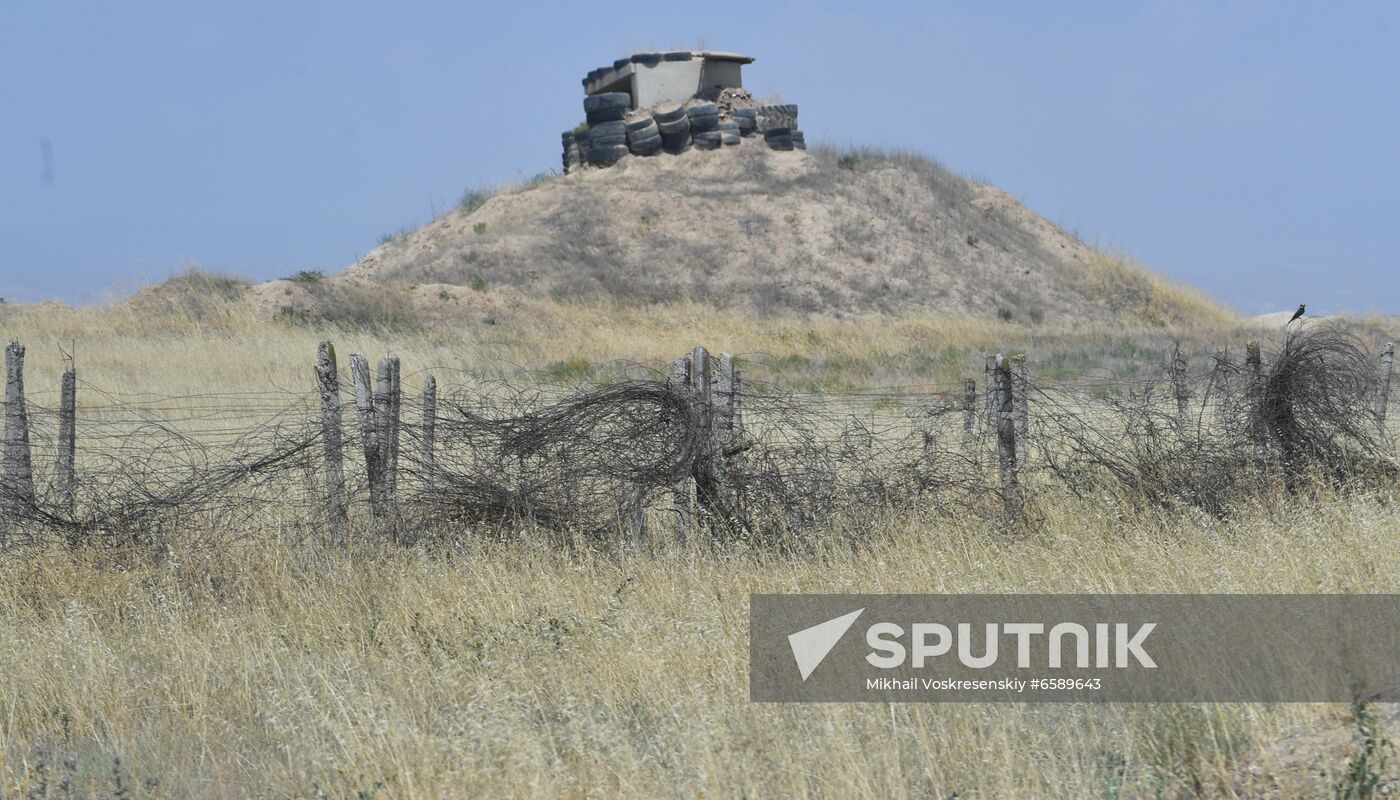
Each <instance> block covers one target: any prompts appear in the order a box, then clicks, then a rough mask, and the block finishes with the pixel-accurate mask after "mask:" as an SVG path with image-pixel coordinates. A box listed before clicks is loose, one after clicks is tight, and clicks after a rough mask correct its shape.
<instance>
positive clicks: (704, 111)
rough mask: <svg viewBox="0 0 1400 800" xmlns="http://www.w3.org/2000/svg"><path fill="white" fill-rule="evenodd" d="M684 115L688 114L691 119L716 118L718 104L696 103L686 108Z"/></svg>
mask: <svg viewBox="0 0 1400 800" xmlns="http://www.w3.org/2000/svg"><path fill="white" fill-rule="evenodd" d="M685 113H687V114H689V115H690V116H691V118H692V119H694V118H695V117H706V116H709V117H713V116H717V115H718V114H719V103H696V104H695V105H693V106H690V107H688V108H686V110H685Z"/></svg>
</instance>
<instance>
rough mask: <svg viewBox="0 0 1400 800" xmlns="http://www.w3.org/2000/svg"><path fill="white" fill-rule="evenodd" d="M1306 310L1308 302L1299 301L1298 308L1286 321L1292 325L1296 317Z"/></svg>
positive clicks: (1296, 319)
mask: <svg viewBox="0 0 1400 800" xmlns="http://www.w3.org/2000/svg"><path fill="white" fill-rule="evenodd" d="M1307 310H1308V304H1307V303H1299V304H1298V310H1297V311H1294V312H1293V319H1290V320H1289V321H1288V325H1292V324H1293V323H1294V322H1297V321H1298V318H1299V317H1301V316H1303V312H1304V311H1307ZM1288 325H1285V326H1284V327H1285V328H1286V327H1288Z"/></svg>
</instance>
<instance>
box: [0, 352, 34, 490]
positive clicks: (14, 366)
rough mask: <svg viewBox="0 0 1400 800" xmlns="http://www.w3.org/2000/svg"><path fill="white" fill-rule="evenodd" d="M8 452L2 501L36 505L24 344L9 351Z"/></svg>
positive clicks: (0, 481)
mask: <svg viewBox="0 0 1400 800" xmlns="http://www.w3.org/2000/svg"><path fill="white" fill-rule="evenodd" d="M4 445H5V453H4V465H3V467H4V468H3V469H2V470H0V500H4V501H7V503H9V504H12V505H14V506H15V513H18V511H19V509H20V507H23V506H26V505H32V504H33V503H34V470H33V465H32V463H31V461H30V454H29V412H28V409H27V408H26V407H25V404H24V345H22V344H20V343H19V342H11V343H10V344H9V345H8V346H7V347H6V348H5V441H4Z"/></svg>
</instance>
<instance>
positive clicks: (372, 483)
mask: <svg viewBox="0 0 1400 800" xmlns="http://www.w3.org/2000/svg"><path fill="white" fill-rule="evenodd" d="M350 378H351V380H352V381H353V382H354V384H355V411H356V412H357V415H358V416H359V419H360V442H361V444H362V445H363V449H364V453H365V477H366V479H368V481H369V508H370V513H371V514H372V515H373V516H374V518H375V519H377V520H378V519H384V518H385V517H386V516H388V510H387V507H386V504H385V502H384V459H383V456H382V455H381V454H380V435H379V428H380V426H379V415H378V414H377V413H376V409H375V396H374V389H373V388H372V386H371V383H370V372H369V361H368V360H367V359H366V358H365V357H364V355H362V354H360V353H353V354H351V356H350Z"/></svg>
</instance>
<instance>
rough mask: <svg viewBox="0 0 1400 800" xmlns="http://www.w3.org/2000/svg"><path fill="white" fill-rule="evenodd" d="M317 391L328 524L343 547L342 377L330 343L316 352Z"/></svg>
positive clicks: (345, 507) (345, 511) (345, 518)
mask: <svg viewBox="0 0 1400 800" xmlns="http://www.w3.org/2000/svg"><path fill="white" fill-rule="evenodd" d="M316 391H317V394H319V395H320V397H321V462H322V465H323V469H324V472H325V480H326V522H327V524H328V526H329V527H330V532H331V541H332V543H334V544H337V545H343V544H345V541H346V529H347V527H348V525H349V508H348V504H347V500H346V496H345V462H344V452H343V441H344V437H343V434H342V431H341V411H340V374H339V367H338V366H337V364H336V359H335V345H333V344H331V343H330V342H321V345H320V347H319V348H318V349H317V350H316Z"/></svg>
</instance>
